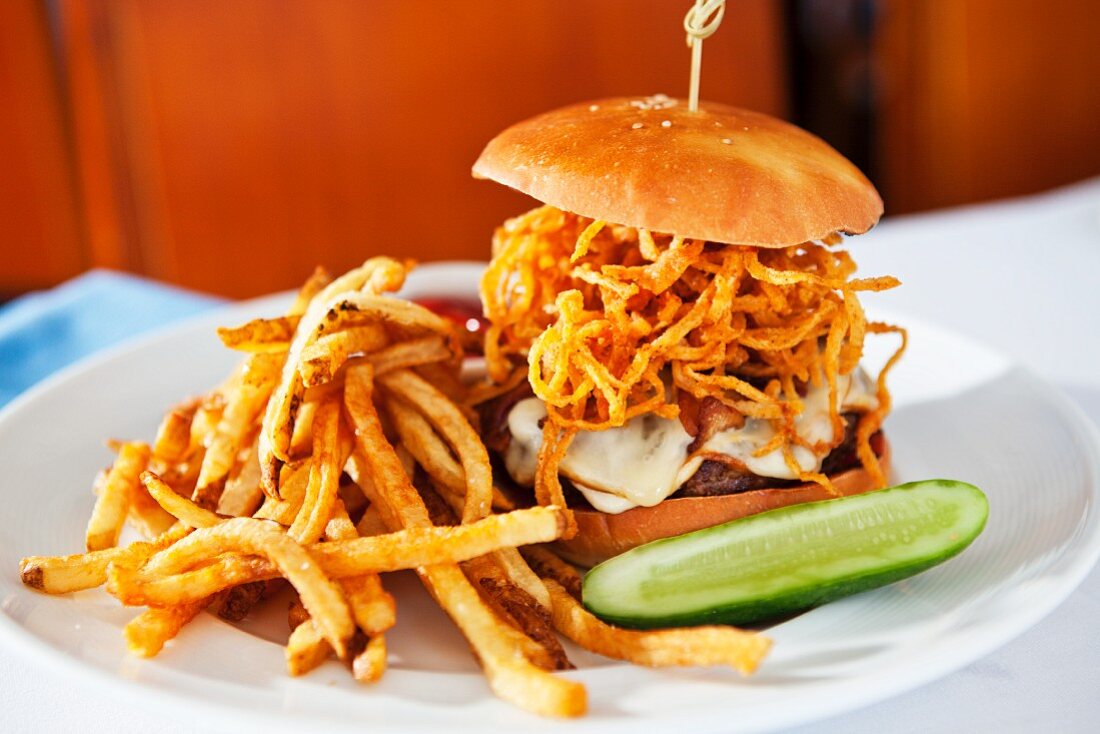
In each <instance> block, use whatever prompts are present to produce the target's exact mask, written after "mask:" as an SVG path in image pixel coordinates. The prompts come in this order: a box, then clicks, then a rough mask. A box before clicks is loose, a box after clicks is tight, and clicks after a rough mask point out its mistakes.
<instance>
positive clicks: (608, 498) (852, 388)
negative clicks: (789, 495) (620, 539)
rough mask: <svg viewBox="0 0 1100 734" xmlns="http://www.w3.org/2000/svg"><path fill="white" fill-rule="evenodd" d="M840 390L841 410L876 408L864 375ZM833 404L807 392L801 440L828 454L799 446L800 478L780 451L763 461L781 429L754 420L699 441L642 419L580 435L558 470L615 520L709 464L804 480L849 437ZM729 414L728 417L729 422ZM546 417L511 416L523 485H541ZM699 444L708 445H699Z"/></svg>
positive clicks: (534, 412)
mask: <svg viewBox="0 0 1100 734" xmlns="http://www.w3.org/2000/svg"><path fill="white" fill-rule="evenodd" d="M838 383H839V385H840V393H841V396H842V398H841V409H842V411H845V412H861V413H862V412H866V411H869V410H873V409H875V408H876V407H877V398H876V396H875V393H874V390H873V386H872V384H871V382H870V380H869V379H868V378H867V376H866V373H864V372H863V370H861V369H858V368H857V369H856V370H855V371H853V373H852V375H851V376H848V375H842V376H840V377H839V378H838ZM828 397H829V390H828V388H827V387H825V386H820V387H811V388H809V390H808V391H807V393H806V395H805V396H804V397H803V398H802V400H803V404H804V409H803V411H802V412H801V413H800V414H799V415H798V416H797V417H796V418H795V424H796V429H797V431H798V433H799V436H800V437H801V438H802V439H803V441H804V442H805V443H806V444H812V445H814V446H826V447H828V448H826V449H824V450H823V451H822V452H817V453H815V452H814V451H811V450H810V449H807V448H805V447H804V446H803V445H797V446H795V447H794V449H793V453H794V456H795V460H796V461H797V462H798V467H799V471H800V473H799V474H796V473H795V472H794V471H793V470H792V468H791V467H789V466H788V465H787V462H786V460H785V458H784V456H783V453H782V451H781V450H780V449H772V450H770V451H767V452H766V453H762V454H759V455H758V452H759V451H760V450H761V449H766V448H767V447H768V446H769V445H772V444H774V437H775V428H774V426H773V424H772V423H771V422H770V421H767V420H763V419H757V418H749V419H747V420H744V421H742V422H741V424H740V425H737V426H728V427H726V428H724V429H722V430H719V431H717V432H714V433H712V434H710V435H705V434H703V433H698V434H697V435H695V436H693V435H692V434H691V433H689V432H688V431H687V430H686V429H685V427H684V425H683V424H682V423H681V422H680V421H679V420H678V419H676V418H666V417H662V416H660V415H657V414H655V413H647V414H645V415H641V416H636V417H634V418H631V419H630V420H628V421H627V422H626V423H625V424H624V425H622V426H618V427H615V428H608V429H605V430H602V431H580V432H578V433H577V435H576V436H575V437H574V438H573V441H572V442H571V443H570V444H569V447H568V449H567V450H566V452H565V456H564V457H563V458H562V460H561V463H560V465H559V467H558V471H559V472H560V473H561V474H562V475H563V476H565V477H568V478H569V480H570V481H571V482H572V484H573V486H575V487H576V488H577V490H578V491H579V492H580V493H581V494H583V495H584V497H585V499H586V500H588V502H589V504H591V505H592V506H593V507H595V508H596V509H597V510H600V511H601V512H609V513H619V512H625V511H626V510H629V509H631V508H633V507H638V506H644V507H652V506H653V505H656V504H657V503H659V502H661V501H662V500H664V499H665V498H667V497H669V496H670V495H672V494H674V493H675V492H676V491H677V490H679V489H680V487H682V486H684V485H685V483H687V482H689V480H691V479H692V478H693V477H694V475H695V474H696V472H697V471H698V470H699V469H700V467H701V466H702V465H703V463H704V461H706V460H710V461H720V462H723V463H726V464H730V465H732V466H734V467H736V470H735V471H736V473H739V474H742V475H756V476H759V477H771V478H775V479H799V478H801V473H812V472H818V471H819V470H820V469H821V467H822V462H823V461H824V459H825V457H826V455H827V454H829V453H830V452H831V451H832V448H833V447H834V446H836V445H837V444H838V443H840V442H841V441H842V440H843V439H844V437H845V433H846V432H845V431H844V430H842V431H841V432H840V433H839V434H836V435H834V434H833V423H832V421H831V419H830V416H829V406H828ZM708 412H709V413H710V414H718V413H719V411H718V410H715V409H711V410H709V411H707V409H705V408H703V409H701V410H700V414H701V415H706V414H707V413H708ZM729 415H731V413H729V412H727V413H726V414H725V416H726V418H727V419H728V416H729ZM546 418H547V410H546V406H545V404H544V403H543V402H542V401H541V400H539V399H538V398H534V397H530V398H526V399H524V400H520V401H519V402H518V403H516V404H515V405H514V407H512V409H511V411H510V412H509V413H508V415H507V428H508V433H509V434H510V440H509V441H508V443H507V448H505V450H504V451H503V457H504V463H505V468H506V469H507V470H508V473H509V474H510V475H511V477H512V478H513V479H514V480H515V481H516V482H518V483H519V484H525V485H531V484H533V483H534V481H535V475H536V466H537V458H538V454H539V449H540V448H541V446H542V434H543V428H542V423H543V421H544V420H545V419H546ZM699 428H702V426H701V425H700V426H699ZM700 438H703V439H704V440H703V441H702V442H700V441H699V439H700ZM728 473H729V472H725V474H727V475H728Z"/></svg>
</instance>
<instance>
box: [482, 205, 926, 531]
mask: <svg viewBox="0 0 1100 734" xmlns="http://www.w3.org/2000/svg"><path fill="white" fill-rule="evenodd" d="M837 244H839V237H837V236H832V237H829V238H827V239H826V240H825V241H823V242H816V241H815V242H806V243H803V244H800V245H796V246H791V247H777V248H758V247H744V246H737V245H726V244H721V243H714V242H706V241H702V240H692V239H685V238H682V237H676V236H672V235H662V234H656V233H652V232H648V231H646V230H644V229H635V228H631V227H625V226H617V225H611V224H606V223H604V222H601V221H598V220H595V221H594V220H591V219H587V218H584V217H580V216H577V215H574V214H571V213H568V212H564V211H561V210H559V209H556V208H554V207H550V206H544V207H541V208H539V209H535V210H533V211H531V212H528V213H527V214H525V215H522V216H520V217H518V218H516V219H513V220H511V221H509V222H507V223H506V224H505V225H504V226H503V227H502V228H501V229H500V230H498V232H497V234H496V237H495V239H494V244H493V255H494V257H493V260H492V263H491V264H490V266H489V269H488V271H487V272H486V274H485V276H484V278H483V280H482V284H481V291H482V301H483V303H484V306H485V314H486V317H487V318H488V320H489V327H488V329H487V331H486V343H485V356H486V360H487V367H488V370H489V375H490V378H491V379H492V380H493V381H494V382H496V383H509V382H512V381H513V380H515V373H516V372H517V371H522V372H526V373H527V376H528V378H529V381H530V384H531V386H532V388H533V390H534V393H535V396H536V397H537V398H538V401H537V402H533V403H529V404H524V403H521V404H520V405H522V406H523V407H522V408H521V407H520V405H517V407H516V408H515V409H514V410H513V411H512V413H511V414H510V415H509V419H508V422H509V427H510V429H511V433H512V438H513V441H512V442H511V444H512V446H511V447H510V450H509V452H510V454H512V456H511V458H508V464H509V469H510V470H512V469H515V472H513V474H514V476H515V478H516V479H517V480H518V481H521V483H529V482H530V481H531V480H532V479H533V480H534V482H535V485H536V494H542V495H544V496H545V495H546V494H547V493H549V494H550V495H551V496H552V495H553V494H555V493H560V491H561V490H560V486H555V485H557V479H556V475H557V473H558V471H560V472H561V473H562V474H564V475H565V476H567V477H569V478H570V479H572V480H573V481H574V484H577V485H578V489H580V490H581V491H582V492H584V493H585V496H586V497H589V495H590V494H591V495H592V496H591V497H589V501H590V502H592V504H593V505H594V506H596V507H597V509H603V508H602V507H601V506H600V505H601V504H603V505H604V506H605V507H607V508H608V510H607V511H615V510H614V509H611V508H612V506H614V507H618V508H620V509H619V510H618V511H622V510H623V509H627V505H625V504H624V503H623V502H622V500H626V501H627V502H630V503H632V505H630V506H633V505H635V504H637V505H652V504H656V503H657V502H660V501H661V499H663V498H664V497H667V496H668V495H669V494H671V493H672V492H674V491H675V490H676V488H677V487H678V486H679V485H680V484H682V483H683V482H684V481H686V480H687V479H688V478H689V477H690V476H691V474H692V473H694V471H695V470H696V469H697V468H698V465H699V463H700V462H701V461H702V459H701V456H703V455H706V454H707V453H711V454H720V455H723V456H726V457H730V458H731V459H733V460H735V461H737V462H740V463H741V464H743V465H744V466H745V468H746V470H747V471H748V472H750V473H754V474H758V475H761V476H769V477H777V478H784V479H799V480H802V481H815V482H818V483H820V484H823V485H825V486H829V480H828V478H827V477H826V476H825V475H824V474H823V473H821V471H820V469H821V461H822V459H823V458H824V457H825V456H826V455H827V454H828V453H829V452H830V450H831V449H832V448H833V447H835V446H836V445H837V444H838V443H840V441H841V440H842V439H843V436H844V433H845V423H844V420H843V418H842V417H841V413H842V412H843V411H844V410H845V409H847V408H852V409H854V410H858V411H859V412H860V418H859V423H858V426H857V429H856V451H857V455H858V457H859V460H860V462H861V463H862V465H863V466H864V467H865V468H866V469H867V471H868V472H869V473H870V474H871V476H872V477H873V478H874V480H875V482H876V483H877V484H878V485H879V486H884V485H885V477H884V476H883V473H882V471H881V469H880V467H879V466H878V461H877V459H876V457H875V453H874V451H873V450H872V449H871V446H870V437H871V435H872V434H874V433H875V431H877V430H878V428H879V426H880V424H881V422H882V419H883V417H884V416H885V415H886V413H887V412H888V411H889V407H890V396H889V392H888V391H887V389H886V385H885V376H886V373H887V372H888V371H889V368H890V367H891V366H892V365H893V363H894V362H895V361H896V359H897V358H898V356H899V355H900V353H901V350H902V349H903V348H904V332H903V331H902V330H901V329H899V328H898V327H895V326H891V325H888V324H883V323H878V322H868V321H867V320H866V319H865V317H864V314H863V309H862V307H861V306H860V304H859V300H858V298H857V293H859V292H861V291H879V290H884V289H887V288H892V287H894V286H895V285H897V280H896V279H894V278H891V277H881V278H870V279H854V278H852V275H853V274H854V272H855V263H854V262H853V261H852V259H851V257H850V256H849V255H848V253H847V252H845V251H844V250H842V249H838V248H837V247H836V245H837ZM868 332H870V333H884V332H894V333H899V334H901V336H902V340H903V342H902V347H901V348H899V350H898V352H897V353H896V354H895V355H894V356H893V357H892V358H891V360H890V361H889V362H888V363H887V365H886V367H885V368H884V369H883V371H882V373H881V374H880V375H879V378H878V381H877V384H876V385H875V386H874V389H873V390H872V389H871V386H870V384H869V381H868V380H866V378H865V377H863V376H861V374H860V373H859V372H858V371H857V366H858V362H859V358H860V356H861V354H862V351H863V339H864V336H865V334H866V333H868ZM513 384H514V383H513ZM680 394H686V395H689V396H691V398H693V399H694V401H681V400H679V399H678V397H677V396H678V395H680ZM689 402H694V403H695V415H692V416H687V417H686V420H684V421H681V420H679V419H678V418H679V414H680V410H681V408H680V404H682V403H684V404H686V403H689ZM714 402H717V403H719V404H721V405H723V406H725V407H726V408H728V410H727V411H718V410H715V409H714V407H713V405H714ZM543 411H544V412H545V420H543V421H542V425H541V426H540V425H539V421H540V419H541V418H542V412H543ZM715 416H718V417H717V418H716V417H715ZM693 422H694V423H695V424H696V435H692V433H690V432H689V431H688V430H686V429H685V424H688V425H689V426H690V424H691V423H693ZM738 424H740V425H738ZM702 430H706V431H708V432H709V433H710V434H711V435H709V436H708V437H707V438H706V439H705V443H704V444H703V445H702V447H699V446H694V447H693V450H692V451H690V452H689V450H688V447H689V446H690V445H692V444H693V443H694V442H695V440H696V437H697V435H698V433H699V432H700V431H702ZM627 437H629V438H627ZM534 457H538V460H537V462H536V464H537V467H538V471H537V472H536V471H534V470H533V469H532V463H531V462H532V459H533V458H534ZM536 474H537V476H535V475H536ZM597 493H602V494H604V495H611V496H613V497H614V498H616V499H613V500H608V501H605V500H606V498H605V497H600V496H599V494H597ZM593 498H595V499H593Z"/></svg>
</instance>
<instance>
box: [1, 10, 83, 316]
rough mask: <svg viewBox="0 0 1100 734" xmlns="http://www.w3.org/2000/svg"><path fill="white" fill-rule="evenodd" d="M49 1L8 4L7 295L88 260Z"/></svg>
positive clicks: (67, 273) (4, 59)
mask: <svg viewBox="0 0 1100 734" xmlns="http://www.w3.org/2000/svg"><path fill="white" fill-rule="evenodd" d="M56 77H57V68H56V66H55V63H54V58H53V55H52V51H51V47H50V44H49V22H48V18H47V14H46V10H45V7H44V6H43V5H42V4H41V3H39V2H36V1H35V0H5V1H4V2H0V298H3V297H4V296H6V295H14V294H15V293H18V292H21V291H24V290H27V289H30V288H38V287H42V286H45V285H50V284H52V283H56V282H58V281H60V280H63V279H64V278H68V277H71V276H73V275H76V274H77V273H79V272H80V271H81V269H83V267H85V266H86V264H87V263H86V261H85V258H84V250H83V237H82V234H81V230H80V225H79V217H78V215H77V200H76V194H75V191H76V187H75V182H74V180H73V168H72V158H71V155H70V152H71V149H70V147H69V144H68V142H69V140H68V135H67V130H66V129H65V115H64V109H63V104H62V98H61V91H60V89H59V87H58V85H57V84H56V83H55V80H56Z"/></svg>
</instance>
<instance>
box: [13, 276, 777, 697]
mask: <svg viewBox="0 0 1100 734" xmlns="http://www.w3.org/2000/svg"><path fill="white" fill-rule="evenodd" d="M409 267H410V265H409V264H407V263H402V262H399V261H396V260H393V259H390V258H384V257H379V258H372V259H370V260H368V261H367V262H366V263H364V264H363V265H362V266H361V267H359V268H356V269H354V270H352V271H350V272H348V273H346V274H345V275H343V276H341V277H339V278H336V279H331V278H330V277H329V276H328V275H327V274H325V273H324V272H322V271H318V272H317V273H315V274H314V275H313V276H312V277H311V278H310V279H309V280H308V281H307V283H306V284H305V285H304V286H303V287H302V289H301V290H300V292H299V294H298V296H297V298H296V300H295V301H294V303H293V305H292V306H291V307H290V309H289V310H288V311H287V312H286V314H284V315H283V316H281V317H278V318H272V319H261V320H256V321H252V322H249V323H247V324H244V325H243V326H239V327H236V328H226V329H220V330H219V335H220V337H221V339H222V341H223V342H224V344H225V345H226V346H227V347H229V348H231V349H234V350H238V351H240V352H244V353H246V356H245V358H244V360H243V362H242V363H241V365H240V366H239V368H238V369H237V370H236V371H235V372H234V373H233V374H232V375H231V376H230V378H229V379H228V380H227V381H226V382H225V383H224V384H222V385H221V386H219V387H218V388H216V389H215V390H214V391H213V392H211V393H210V394H209V395H206V396H204V397H202V398H198V399H193V400H189V401H187V402H185V403H182V404H180V405H178V406H176V407H174V408H172V409H171V410H170V411H169V412H168V413H167V415H165V416H164V419H163V421H162V423H161V425H160V428H159V430H158V432H157V435H156V438H155V440H154V441H153V443H152V444H151V445H148V444H145V443H141V442H136V441H133V442H114V443H113V444H112V446H113V448H114V449H115V450H116V451H117V458H116V459H115V461H114V464H113V465H112V466H111V467H110V469H109V470H106V471H104V472H102V473H101V474H100V476H99V477H98V478H97V480H96V483H95V491H96V495H97V496H96V502H95V508H94V510H93V512H92V516H91V519H90V520H89V522H88V528H87V533H86V539H85V540H86V548H87V552H85V553H79V554H75V555H69V556H33V557H29V558H25V559H23V561H22V563H21V567H20V568H21V574H22V579H23V581H24V583H26V584H27V585H29V586H31V587H33V588H35V589H37V590H39V591H42V592H45V593H49V594H65V593H69V592H73V591H78V590H81V589H89V588H93V587H97V586H103V585H105V586H106V590H107V592H108V593H110V594H112V595H114V596H115V597H116V598H117V599H118V600H119V601H120V602H122V603H123V604H125V605H128V606H135V607H146V609H145V610H144V611H142V612H141V613H139V614H138V615H137V616H136V617H134V619H133V620H132V621H130V622H129V624H127V625H126V627H125V630H124V638H125V642H126V645H127V647H128V648H129V649H130V650H131V651H132V652H133V653H135V654H137V655H140V656H144V657H149V656H153V655H156V654H157V653H158V652H160V651H161V649H162V648H163V647H164V646H165V644H166V643H167V642H168V641H169V640H171V639H172V638H174V637H175V636H176V635H177V634H179V632H180V630H181V629H182V628H183V627H184V626H185V625H186V624H187V622H189V621H190V620H191V619H193V618H194V617H195V616H196V615H197V614H199V613H200V612H201V611H203V610H205V609H208V608H209V609H211V610H212V611H215V612H217V613H218V614H220V615H222V616H223V617H225V618H227V619H230V620H241V619H243V618H244V617H245V616H246V615H247V614H248V613H249V612H250V611H251V610H252V609H253V608H255V606H256V605H257V604H260V603H263V600H264V599H265V598H270V597H271V596H272V595H273V593H274V592H275V591H276V589H277V588H278V587H279V586H280V585H285V584H289V585H290V586H291V587H292V588H293V592H294V597H293V598H294V601H293V602H292V603H291V607H290V610H289V614H288V618H289V622H290V634H289V639H288V641H287V645H286V664H287V670H288V671H289V672H290V674H291V675H302V674H305V673H307V672H309V671H310V670H312V669H314V668H316V667H317V666H318V665H320V664H322V663H323V662H325V661H326V660H328V659H329V658H332V657H335V658H338V659H339V660H341V661H343V662H344V663H345V664H347V665H348V666H349V667H350V669H351V672H352V675H353V676H354V677H355V678H356V679H357V680H359V681H363V682H370V681H375V680H378V679H379V677H381V676H382V674H383V672H384V671H385V668H386V641H385V639H386V638H385V635H386V633H387V631H389V630H390V628H392V627H393V626H394V624H395V623H396V604H395V601H394V599H393V597H392V596H391V595H390V594H389V593H387V592H386V590H385V588H384V586H383V582H382V578H381V574H383V573H386V572H391V571H396V570H400V569H415V571H416V573H417V574H418V575H419V577H420V579H421V581H422V582H423V584H424V586H425V587H426V588H427V589H428V591H429V592H430V593H431V596H432V597H433V598H434V599H435V601H436V603H438V604H439V605H440V607H442V608H443V610H444V611H445V612H446V613H447V614H448V615H449V616H450V617H451V619H453V620H454V622H455V624H456V625H457V626H458V627H459V629H460V630H461V631H462V633H463V635H465V637H466V639H467V640H468V641H469V644H470V647H471V649H472V651H473V653H474V655H475V656H476V658H477V660H478V661H479V663H480V664H481V667H482V668H483V669H484V671H485V675H486V678H487V680H488V684H489V686H490V687H491V689H492V690H493V692H494V693H496V695H498V696H499V697H501V698H503V699H505V700H507V701H510V702H512V703H514V704H515V705H517V706H520V707H521V708H524V709H526V710H528V711H531V712H534V713H537V714H542V715H548V716H578V715H581V714H583V713H584V712H585V710H586V707H587V693H586V691H585V688H584V686H583V685H582V684H581V683H579V682H576V681H573V680H569V679H568V678H565V677H561V676H557V675H553V674H552V673H553V671H557V670H563V669H568V668H571V667H572V665H571V664H570V662H569V660H568V657H567V656H566V653H565V651H564V649H563V648H562V645H561V643H560V641H559V638H558V635H559V634H560V635H562V636H564V637H566V638H568V639H570V640H572V641H573V642H575V643H577V644H579V645H580V646H582V647H584V648H586V649H588V650H591V651H594V652H596V653H599V654H602V655H606V656H609V657H613V658H618V659H623V660H629V661H632V662H635V663H638V664H642V665H649V666H674V665H728V666H731V667H733V668H735V669H736V670H738V671H741V672H742V673H749V672H751V671H753V670H754V669H755V668H756V666H757V665H758V664H759V662H760V660H761V659H762V658H763V657H764V655H765V654H766V653H767V650H768V648H769V646H770V642H769V641H768V640H767V639H766V638H764V637H762V636H760V635H758V634H754V633H751V632H746V631H742V630H738V629H734V628H730V627H697V628H692V629H673V630H656V631H645V632H639V631H633V630H624V629H618V628H615V627H612V626H609V625H607V624H604V623H603V622H601V621H600V620H598V619H596V618H595V617H593V616H592V615H591V614H589V613H588V612H587V611H586V610H585V609H584V607H583V606H582V605H581V603H580V601H579V597H580V578H581V577H580V575H579V574H578V572H577V571H576V569H574V568H573V567H571V566H569V565H568V564H566V563H565V562H564V561H562V560H561V559H559V558H558V557H557V556H555V555H554V554H553V553H552V552H551V550H549V549H548V548H547V547H545V546H542V545H540V544H544V543H548V542H550V541H553V540H555V539H557V538H558V537H560V536H561V534H562V533H563V532H564V529H565V527H566V524H567V520H568V512H569V511H568V509H567V508H564V507H557V506H534V507H527V508H517V507H516V506H515V505H514V503H513V501H512V500H511V499H510V498H509V497H507V496H506V495H505V494H504V493H502V492H501V491H500V490H499V489H498V488H496V487H494V484H493V476H492V468H491V464H490V461H489V457H488V454H487V452H486V449H485V446H484V444H483V443H482V441H481V439H480V437H479V435H478V433H477V431H476V430H475V428H474V425H475V424H476V419H475V418H474V416H473V414H472V412H471V411H470V409H469V408H468V407H466V405H465V404H464V402H463V400H464V395H465V390H466V389H465V387H464V385H463V382H462V375H461V368H462V361H463V354H462V353H461V346H460V341H459V339H458V337H457V332H456V326H455V325H454V324H452V323H451V322H450V321H449V320H447V319H444V318H442V317H440V316H437V315H436V314H434V313H432V312H431V311H429V310H427V309H425V308H423V307H421V306H419V305H417V304H415V303H412V302H409V301H407V300H402V299H399V298H396V297H394V296H392V295H387V294H392V293H393V292H395V291H397V290H398V289H399V288H400V287H401V286H402V284H403V283H404V279H405V276H406V274H407V272H408V270H409ZM127 521H129V523H130V524H131V525H132V526H133V527H134V528H135V529H136V530H137V531H138V533H140V534H141V535H142V536H144V538H145V539H144V540H141V541H137V542H133V543H130V544H129V545H125V546H120V545H119V536H120V533H121V531H122V529H123V526H124V524H125V523H126V522H127Z"/></svg>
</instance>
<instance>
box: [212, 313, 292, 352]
mask: <svg viewBox="0 0 1100 734" xmlns="http://www.w3.org/2000/svg"><path fill="white" fill-rule="evenodd" d="M297 328H298V317H297V316H280V317H277V318H273V319H253V320H252V321H249V322H248V323H246V324H241V325H240V326H234V327H226V326H222V327H219V328H218V338H219V339H221V340H222V344H224V345H225V346H226V347H228V348H229V349H234V350H236V351H238V352H252V353H259V354H265V353H273V352H274V353H278V352H285V351H286V350H287V348H288V347H290V340H291V339H292V338H293V337H294V330H295V329H297Z"/></svg>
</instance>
